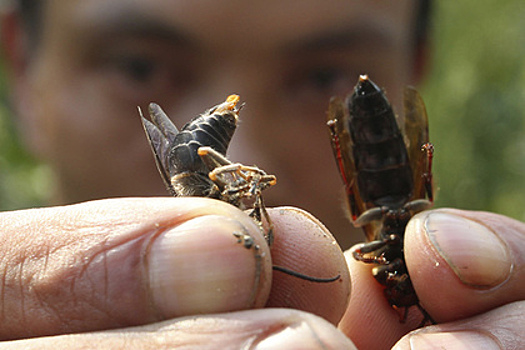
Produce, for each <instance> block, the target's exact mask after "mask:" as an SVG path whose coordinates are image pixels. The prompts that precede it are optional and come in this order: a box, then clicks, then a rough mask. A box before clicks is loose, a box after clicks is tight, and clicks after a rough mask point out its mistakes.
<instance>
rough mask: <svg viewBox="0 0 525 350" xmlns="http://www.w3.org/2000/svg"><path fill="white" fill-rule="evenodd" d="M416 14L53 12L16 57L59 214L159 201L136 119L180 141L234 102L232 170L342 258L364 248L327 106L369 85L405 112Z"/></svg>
mask: <svg viewBox="0 0 525 350" xmlns="http://www.w3.org/2000/svg"><path fill="white" fill-rule="evenodd" d="M414 3H415V2H414V1H408V0H403V1H396V2H395V3H393V2H391V1H375V2H373V3H370V2H369V1H364V0H361V1H351V2H350V1H318V0H316V1H314V0H308V1H302V2H301V5H300V6H297V3H296V2H295V1H278V2H275V3H272V4H271V5H270V4H269V3H267V2H256V1H247V2H241V3H239V2H237V1H220V2H217V1H199V2H190V1H166V0H155V1H149V0H148V1H127V0H118V1H111V2H108V1H103V0H89V1H80V0H76V1H47V2H45V4H46V5H45V11H44V26H43V27H42V30H41V32H40V35H41V37H40V40H39V42H38V45H37V46H36V48H35V50H33V51H31V52H29V51H24V50H23V49H21V50H18V51H17V50H12V51H10V52H12V54H11V59H12V61H13V62H14V64H12V65H11V67H14V68H15V70H14V71H12V78H13V79H12V80H13V85H14V87H15V89H14V95H13V100H14V101H15V107H16V109H17V112H18V113H17V114H18V117H19V120H20V130H21V132H22V133H23V136H24V138H25V140H26V141H27V144H29V145H31V146H32V147H31V148H32V149H33V151H34V152H35V153H36V154H37V155H39V156H40V157H41V158H42V159H45V160H47V161H48V162H49V163H50V164H51V166H52V169H53V170H54V171H55V173H56V175H57V182H56V186H57V191H56V196H55V198H54V203H55V204H64V203H72V202H78V201H83V200H89V199H96V198H107V197H113V196H135V195H151V194H155V195H160V194H165V193H166V192H165V189H164V188H163V186H162V182H161V181H160V178H159V176H158V174H157V172H156V169H155V166H154V165H153V159H152V156H151V153H150V151H149V148H148V145H147V143H146V140H145V137H144V135H143V131H142V128H141V126H140V120H139V118H138V114H137V110H136V106H141V107H142V108H143V109H145V108H146V107H147V104H148V103H149V102H150V101H155V102H157V103H159V104H160V105H161V106H162V107H163V109H164V110H165V111H166V112H167V113H168V115H169V116H170V117H171V118H172V119H173V120H174V122H175V124H177V125H178V126H179V127H180V126H182V125H183V124H184V123H185V122H187V121H188V120H189V119H190V118H192V117H193V116H195V115H197V114H199V113H202V112H203V111H204V110H205V109H206V108H209V107H211V106H213V105H215V104H217V103H220V102H222V101H224V99H225V97H226V96H227V95H229V94H231V93H237V94H240V96H241V99H242V101H245V102H246V107H245V108H244V109H243V110H242V112H241V124H240V126H239V128H238V131H237V132H236V135H235V137H234V138H233V141H232V145H231V147H230V150H229V158H230V159H231V160H232V161H236V162H241V163H244V164H246V165H252V164H256V165H258V166H259V167H261V168H262V169H264V170H266V171H267V172H268V173H271V174H275V175H276V176H277V179H278V187H275V188H272V189H271V190H269V191H267V193H265V199H266V202H267V204H268V205H269V206H275V205H295V206H298V207H301V208H304V209H306V210H308V211H310V212H312V213H313V214H314V215H315V216H317V217H319V218H320V219H321V220H322V221H323V222H324V223H325V224H326V225H327V226H328V227H329V228H330V229H331V231H332V232H334V234H335V235H336V236H337V237H338V239H339V241H340V242H341V243H342V244H343V246H348V245H349V242H355V241H357V240H361V239H362V236H361V235H360V232H357V231H353V233H352V228H351V225H349V223H348V220H347V218H346V215H345V213H344V210H343V206H342V204H341V203H342V198H343V197H342V195H343V190H342V183H341V180H340V177H339V175H338V173H337V167H336V165H335V162H334V160H333V156H332V150H331V148H330V142H329V137H328V131H327V128H326V125H325V119H326V118H325V113H326V110H327V105H328V100H329V98H330V96H332V95H341V96H344V95H346V94H347V93H349V92H350V90H351V88H352V86H353V85H354V84H355V82H356V81H357V77H358V75H359V74H363V73H367V74H369V75H370V77H371V78H372V79H373V80H374V81H376V82H377V83H378V84H380V85H381V86H382V87H384V88H385V89H386V91H387V92H388V96H389V98H390V99H391V100H392V101H395V103H396V104H398V105H400V102H401V101H400V96H401V91H402V88H403V87H404V86H405V85H406V84H408V83H414V82H415V81H416V80H417V78H418V74H419V71H418V70H417V69H415V68H414V67H417V63H418V62H419V61H420V59H419V58H420V57H419V56H417V55H416V53H417V52H419V51H417V50H416V49H415V48H414V46H413V37H414V33H413V32H414V28H413V20H414V18H413V17H414V16H415V15H414V9H415V6H414ZM320 5H322V6H320ZM291 14H294V15H291ZM4 26H5V27H8V26H9V21H7V23H6V24H4ZM13 26H16V24H15V25H13ZM5 31H7V32H8V33H14V34H12V35H13V36H15V38H14V39H13V41H17V40H19V41H20V40H21V38H20V37H18V38H16V35H17V31H16V30H9V29H8V30H5ZM18 35H19V36H21V33H18ZM22 38H23V37H22ZM5 41H6V40H4V42H5ZM12 46H14V45H12ZM398 110H399V109H398Z"/></svg>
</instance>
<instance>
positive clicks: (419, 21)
mask: <svg viewBox="0 0 525 350" xmlns="http://www.w3.org/2000/svg"><path fill="white" fill-rule="evenodd" d="M416 1H417V4H418V9H417V15H416V17H415V20H414V27H415V37H414V45H421V44H423V43H424V42H425V40H426V38H427V35H428V31H429V27H430V14H431V13H432V0H416ZM42 4H43V1H42V0H18V5H19V7H20V13H21V15H22V21H23V24H24V26H25V28H26V30H27V31H28V34H29V40H30V44H31V45H33V46H34V45H36V44H37V43H38V41H39V39H40V30H41V25H42V23H41V22H42V11H43V6H42Z"/></svg>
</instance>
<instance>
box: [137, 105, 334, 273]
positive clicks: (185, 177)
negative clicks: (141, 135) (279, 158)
mask: <svg viewBox="0 0 525 350" xmlns="http://www.w3.org/2000/svg"><path fill="white" fill-rule="evenodd" d="M239 100H240V98H239V96H238V95H230V96H228V97H227V99H226V101H225V102H223V103H221V104H219V105H216V106H215V107H212V108H210V109H209V110H207V111H206V112H204V113H203V114H201V115H199V116H197V117H195V118H193V119H192V120H190V121H189V122H188V123H186V124H185V125H184V126H183V127H182V128H181V129H180V130H178V129H177V127H176V126H175V125H174V124H173V123H172V121H171V120H170V119H169V118H168V116H167V115H166V114H165V113H164V111H163V110H162V109H161V108H160V106H158V105H157V104H155V103H150V105H149V115H150V118H151V121H149V120H147V119H146V118H144V116H143V114H142V111H141V110H140V108H139V113H140V115H141V120H142V124H143V126H144V130H145V132H146V136H147V138H148V141H149V144H150V147H151V150H152V152H153V155H154V158H155V163H156V165H157V168H158V170H159V173H160V175H161V177H162V180H163V181H164V184H165V185H166V188H167V189H168V191H169V192H170V193H171V194H172V195H174V196H198V197H209V198H215V199H219V200H223V201H225V202H228V203H230V204H232V205H234V206H236V207H238V208H240V209H246V208H248V207H251V208H252V210H251V212H250V216H251V217H252V218H253V219H254V220H255V222H257V223H258V224H259V226H260V227H261V229H263V232H265V238H266V241H267V243H268V245H269V246H271V245H272V243H273V224H272V221H271V219H270V216H269V215H268V212H267V210H266V207H265V205H264V201H263V197H262V191H263V190H265V189H267V188H268V187H270V186H273V185H274V184H275V183H276V177H275V176H274V175H269V174H267V173H266V172H265V171H264V170H262V169H259V168H258V167H256V166H246V165H243V164H240V163H232V162H231V161H229V160H228V159H227V158H226V151H227V149H228V146H229V144H230V141H231V138H232V136H233V134H234V132H235V129H236V127H237V122H238V120H239V111H240V109H241V108H242V105H241V107H239V108H238V107H237V104H238V102H239ZM263 220H264V222H265V225H263ZM264 226H266V227H267V229H264V228H263V227H264ZM235 236H236V237H237V238H238V240H239V243H241V242H242V243H243V244H244V246H245V247H246V248H254V249H255V251H256V252H257V251H258V249H259V247H258V246H256V245H254V242H253V240H252V239H251V237H249V236H246V235H241V234H235ZM273 269H274V270H277V271H281V272H284V273H287V274H289V275H292V276H295V277H298V278H301V279H304V280H308V281H312V282H332V281H335V280H337V279H338V278H339V276H336V277H332V278H316V277H310V276H306V275H303V274H301V273H298V272H295V271H292V270H289V269H287V268H284V267H280V266H273Z"/></svg>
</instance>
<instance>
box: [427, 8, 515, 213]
mask: <svg viewBox="0 0 525 350" xmlns="http://www.w3.org/2000/svg"><path fill="white" fill-rule="evenodd" d="M524 18H525V2H524V1H523V0H503V1H488V0H481V1H476V2H471V1H469V2H457V1H436V12H435V16H434V33H433V43H432V46H433V52H432V62H431V71H430V76H429V79H428V80H427V83H426V84H425V86H424V88H423V89H422V91H421V92H422V94H423V97H424V99H425V102H426V104H427V110H428V113H429V118H430V133H431V139H432V141H433V142H434V143H435V146H436V154H435V155H436V157H435V176H436V180H437V181H436V183H437V186H438V187H439V190H438V194H437V205H438V206H452V207H458V208H465V209H479V210H490V211H494V212H498V213H502V214H506V215H509V216H512V217H514V218H517V219H520V220H525V181H524V180H525V20H524Z"/></svg>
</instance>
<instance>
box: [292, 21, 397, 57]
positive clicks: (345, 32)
mask: <svg viewBox="0 0 525 350" xmlns="http://www.w3.org/2000/svg"><path fill="white" fill-rule="evenodd" d="M365 28H366V29H365ZM394 40H395V39H394V35H393V34H392V32H391V31H387V30H383V29H382V28H370V27H369V26H358V25H356V26H351V27H348V28H339V29H337V30H332V31H327V32H324V33H321V34H318V35H316V36H313V37H308V38H304V39H300V40H296V41H293V42H291V43H289V44H288V45H287V46H286V51H288V52H290V53H302V52H320V51H329V50H337V49H351V48H359V47H363V46H374V47H376V46H377V47H389V46H392V45H394V44H395V43H394Z"/></svg>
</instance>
